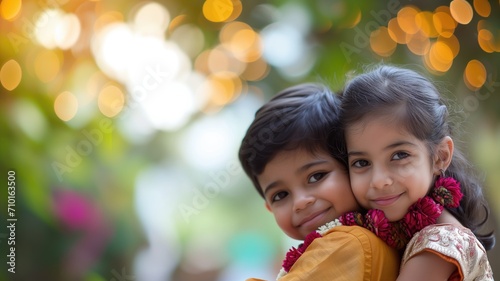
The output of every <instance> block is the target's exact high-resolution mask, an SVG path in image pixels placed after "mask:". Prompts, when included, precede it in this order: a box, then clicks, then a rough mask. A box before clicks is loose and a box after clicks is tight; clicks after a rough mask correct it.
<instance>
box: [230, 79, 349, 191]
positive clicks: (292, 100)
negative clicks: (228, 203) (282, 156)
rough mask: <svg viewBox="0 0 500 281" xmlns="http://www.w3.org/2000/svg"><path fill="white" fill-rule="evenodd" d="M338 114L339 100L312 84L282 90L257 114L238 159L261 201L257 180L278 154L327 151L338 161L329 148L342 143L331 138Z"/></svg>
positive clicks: (337, 121) (324, 88) (338, 157)
mask: <svg viewBox="0 0 500 281" xmlns="http://www.w3.org/2000/svg"><path fill="white" fill-rule="evenodd" d="M339 110H340V100H339V97H338V96H337V95H335V94H334V93H332V92H331V91H330V89H328V88H327V87H326V86H325V85H322V84H313V83H306V84H300V85H297V86H293V87H289V88H287V89H284V90H283V91H281V92H279V93H278V94H277V95H276V96H274V97H273V98H272V99H271V100H270V101H269V102H267V103H266V104H264V105H263V106H262V107H261V108H260V109H259V110H257V112H256V113H255V119H254V120H253V122H252V124H251V125H250V127H249V128H248V130H247V132H246V134H245V136H244V138H243V140H242V142H241V146H240V150H239V153H238V156H239V159H240V162H241V165H242V166H243V170H244V171H245V173H246V174H247V175H248V177H250V179H251V180H252V182H253V184H254V186H255V188H256V189H257V191H258V192H259V194H260V195H261V196H262V197H264V194H263V191H262V187H261V186H260V185H259V182H258V181H257V176H258V175H260V174H261V173H262V172H263V171H264V168H265V166H266V165H267V163H269V161H271V160H272V158H273V157H274V156H275V155H276V154H277V153H278V152H281V151H284V150H294V149H298V148H302V149H306V150H308V151H309V152H311V153H315V152H318V151H326V152H330V153H331V154H332V156H333V157H334V158H335V159H337V160H339V161H340V159H341V157H340V154H339V153H336V152H335V151H334V149H332V148H331V147H330V145H329V144H328V142H329V141H334V142H335V141H338V142H340V141H342V142H343V141H344V140H343V138H342V137H341V136H339V138H335V137H333V138H332V136H335V135H336V134H335V132H337V131H339V125H340V124H339V119H338V115H339ZM329 137H330V140H329ZM342 163H343V162H342ZM283 165H286V163H283Z"/></svg>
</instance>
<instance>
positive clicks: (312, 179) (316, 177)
mask: <svg viewBox="0 0 500 281" xmlns="http://www.w3.org/2000/svg"><path fill="white" fill-rule="evenodd" d="M325 175H326V173H316V174H313V175H312V176H310V177H309V179H308V181H307V182H308V183H315V182H318V181H320V180H321V179H322V178H323V177H324V176H325Z"/></svg>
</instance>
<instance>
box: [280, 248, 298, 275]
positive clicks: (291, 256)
mask: <svg viewBox="0 0 500 281" xmlns="http://www.w3.org/2000/svg"><path fill="white" fill-rule="evenodd" d="M301 255H302V253H301V252H299V250H297V249H296V248H295V247H292V248H291V249H290V250H288V252H287V253H286V256H285V259H284V260H283V269H284V270H285V271H286V272H288V271H290V268H292V266H293V264H294V263H295V261H297V259H299V258H300V256H301Z"/></svg>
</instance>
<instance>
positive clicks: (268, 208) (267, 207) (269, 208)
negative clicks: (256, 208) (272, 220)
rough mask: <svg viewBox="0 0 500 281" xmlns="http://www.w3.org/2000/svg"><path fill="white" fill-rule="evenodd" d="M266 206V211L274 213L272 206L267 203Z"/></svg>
mask: <svg viewBox="0 0 500 281" xmlns="http://www.w3.org/2000/svg"><path fill="white" fill-rule="evenodd" d="M265 204H266V209H267V210H268V211H269V212H271V213H272V211H271V206H269V204H268V203H267V202H266V203H265Z"/></svg>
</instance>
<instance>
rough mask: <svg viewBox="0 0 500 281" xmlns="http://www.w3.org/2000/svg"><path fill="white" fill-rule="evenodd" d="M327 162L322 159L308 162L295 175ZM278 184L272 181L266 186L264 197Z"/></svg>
mask: <svg viewBox="0 0 500 281" xmlns="http://www.w3.org/2000/svg"><path fill="white" fill-rule="evenodd" d="M327 162H328V161H327V160H323V159H319V160H316V161H312V162H309V163H307V164H305V165H304V166H302V167H300V168H299V169H298V170H297V171H296V173H301V172H303V171H306V170H307V169H309V168H311V167H313V166H316V165H320V164H323V163H327ZM278 183H279V180H277V181H274V182H272V183H270V184H268V185H267V186H266V187H264V196H265V195H266V194H267V192H268V191H269V190H271V189H273V188H274V187H276V186H277V185H278Z"/></svg>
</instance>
